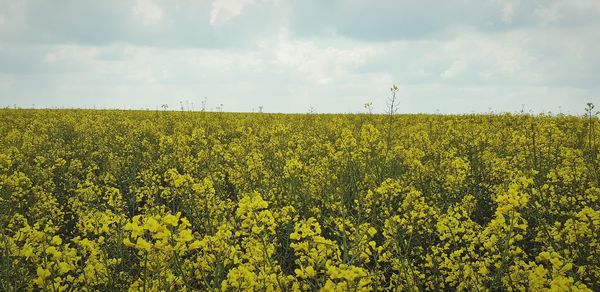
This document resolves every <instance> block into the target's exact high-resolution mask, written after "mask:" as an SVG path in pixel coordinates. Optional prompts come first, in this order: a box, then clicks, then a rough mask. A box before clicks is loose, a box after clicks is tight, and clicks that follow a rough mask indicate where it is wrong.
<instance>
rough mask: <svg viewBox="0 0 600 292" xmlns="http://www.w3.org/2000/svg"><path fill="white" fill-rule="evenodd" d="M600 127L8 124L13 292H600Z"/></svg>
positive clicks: (5, 214)
mask: <svg viewBox="0 0 600 292" xmlns="http://www.w3.org/2000/svg"><path fill="white" fill-rule="evenodd" d="M597 127H598V119H597V118H596V117H594V115H593V114H592V113H591V109H590V112H589V114H588V115H587V116H585V117H583V116H582V117H576V116H566V115H558V116H549V115H536V116H533V115H528V114H518V115H513V114H497V115H495V114H487V115H481V114H478V115H395V114H393V113H392V114H388V115H375V114H353V115H321V114H297V115H291V114H249V113H248V114H245V113H222V112H215V113H211V112H174V111H118V110H97V111H93V110H14V109H3V110H0V229H1V237H0V290H3V291H23V290H38V289H41V290H49V291H72V290H102V291H106V290H111V291H114V290H127V289H129V290H134V291H135V290H148V291H155V290H167V291H168V290H226V291H237V290H259V291H262V290H267V291H290V290H319V289H322V290H324V291H356V290H358V291H363V290H393V291H395V290H409V291H416V290H430V291H439V290H469V291H478V290H531V291H542V290H553V291H592V290H595V291H599V290H600V167H599V162H600V152H599V151H598V146H599V145H600V138H598V135H596V133H595V131H597V130H596V129H597Z"/></svg>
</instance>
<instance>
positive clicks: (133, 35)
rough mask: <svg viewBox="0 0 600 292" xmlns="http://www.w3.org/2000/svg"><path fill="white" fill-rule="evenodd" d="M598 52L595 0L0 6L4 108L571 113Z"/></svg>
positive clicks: (26, 0)
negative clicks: (392, 91) (368, 106)
mask: <svg viewBox="0 0 600 292" xmlns="http://www.w3.org/2000/svg"><path fill="white" fill-rule="evenodd" d="M598 48H600V2H599V1H594V0H550V1H541V2H537V1H527V2H525V1H519V0H506V1H502V0H486V1H445V2H438V1H420V2H412V1H377V2H373V1H366V0H353V1H317V0H308V1H285V0H215V1H188V0H178V1H153V0H136V1H41V0H23V1H8V0H0V106H2V107H13V106H15V105H16V106H18V107H23V108H27V107H33V106H34V105H35V106H34V107H35V108H60V107H65V108H89V109H93V108H98V109H101V108H115V109H150V110H155V109H157V108H158V109H160V107H161V105H163V104H168V106H169V109H171V110H179V109H180V107H181V105H180V102H183V103H184V107H185V108H186V110H187V109H188V108H189V109H191V107H192V104H193V108H194V109H195V110H199V109H200V107H201V104H202V102H203V100H205V98H206V101H207V103H206V109H207V110H216V109H217V107H220V106H221V104H222V110H223V111H227V112H252V111H254V112H257V111H259V107H260V106H262V107H263V112H275V113H277V112H280V113H305V112H308V111H309V110H310V108H313V109H314V111H315V112H317V113H357V112H365V111H366V110H365V109H364V104H365V103H367V102H372V103H373V112H374V113H382V112H384V109H385V104H386V99H387V97H388V96H389V88H390V86H391V85H392V84H397V85H398V86H399V91H398V97H399V98H400V108H399V112H400V113H436V112H439V113H449V114H460V113H465V114H470V113H473V112H476V113H486V112H490V110H491V111H496V112H519V111H521V110H522V109H524V111H525V112H529V111H531V112H533V113H539V112H548V111H551V112H553V113H558V112H563V113H566V114H573V115H578V114H581V113H583V109H584V107H585V103H586V102H594V103H600V99H599V98H598V90H599V89H600V82H599V80H598V76H600V54H599V53H598V52H597V51H598ZM186 102H187V104H186Z"/></svg>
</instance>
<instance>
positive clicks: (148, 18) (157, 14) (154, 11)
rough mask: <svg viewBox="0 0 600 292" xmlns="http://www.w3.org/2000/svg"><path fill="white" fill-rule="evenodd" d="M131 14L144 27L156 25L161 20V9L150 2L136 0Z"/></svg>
mask: <svg viewBox="0 0 600 292" xmlns="http://www.w3.org/2000/svg"><path fill="white" fill-rule="evenodd" d="M133 13H134V14H135V15H136V16H137V17H138V18H139V19H140V20H141V22H142V23H144V24H146V25H151V24H157V23H159V22H160V21H161V20H162V18H163V11H162V9H161V7H160V6H158V5H157V4H156V3H154V2H153V1H152V0H136V1H135V5H134V6H133Z"/></svg>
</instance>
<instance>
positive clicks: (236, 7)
mask: <svg viewBox="0 0 600 292" xmlns="http://www.w3.org/2000/svg"><path fill="white" fill-rule="evenodd" d="M255 2H256V1H254V0H215V1H214V2H213V4H212V10H211V11H210V25H212V26H217V25H219V24H223V23H225V22H227V21H229V20H231V19H232V18H234V17H236V16H238V15H240V14H241V13H242V10H243V9H244V8H245V7H246V6H249V5H252V4H254V3H255Z"/></svg>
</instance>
